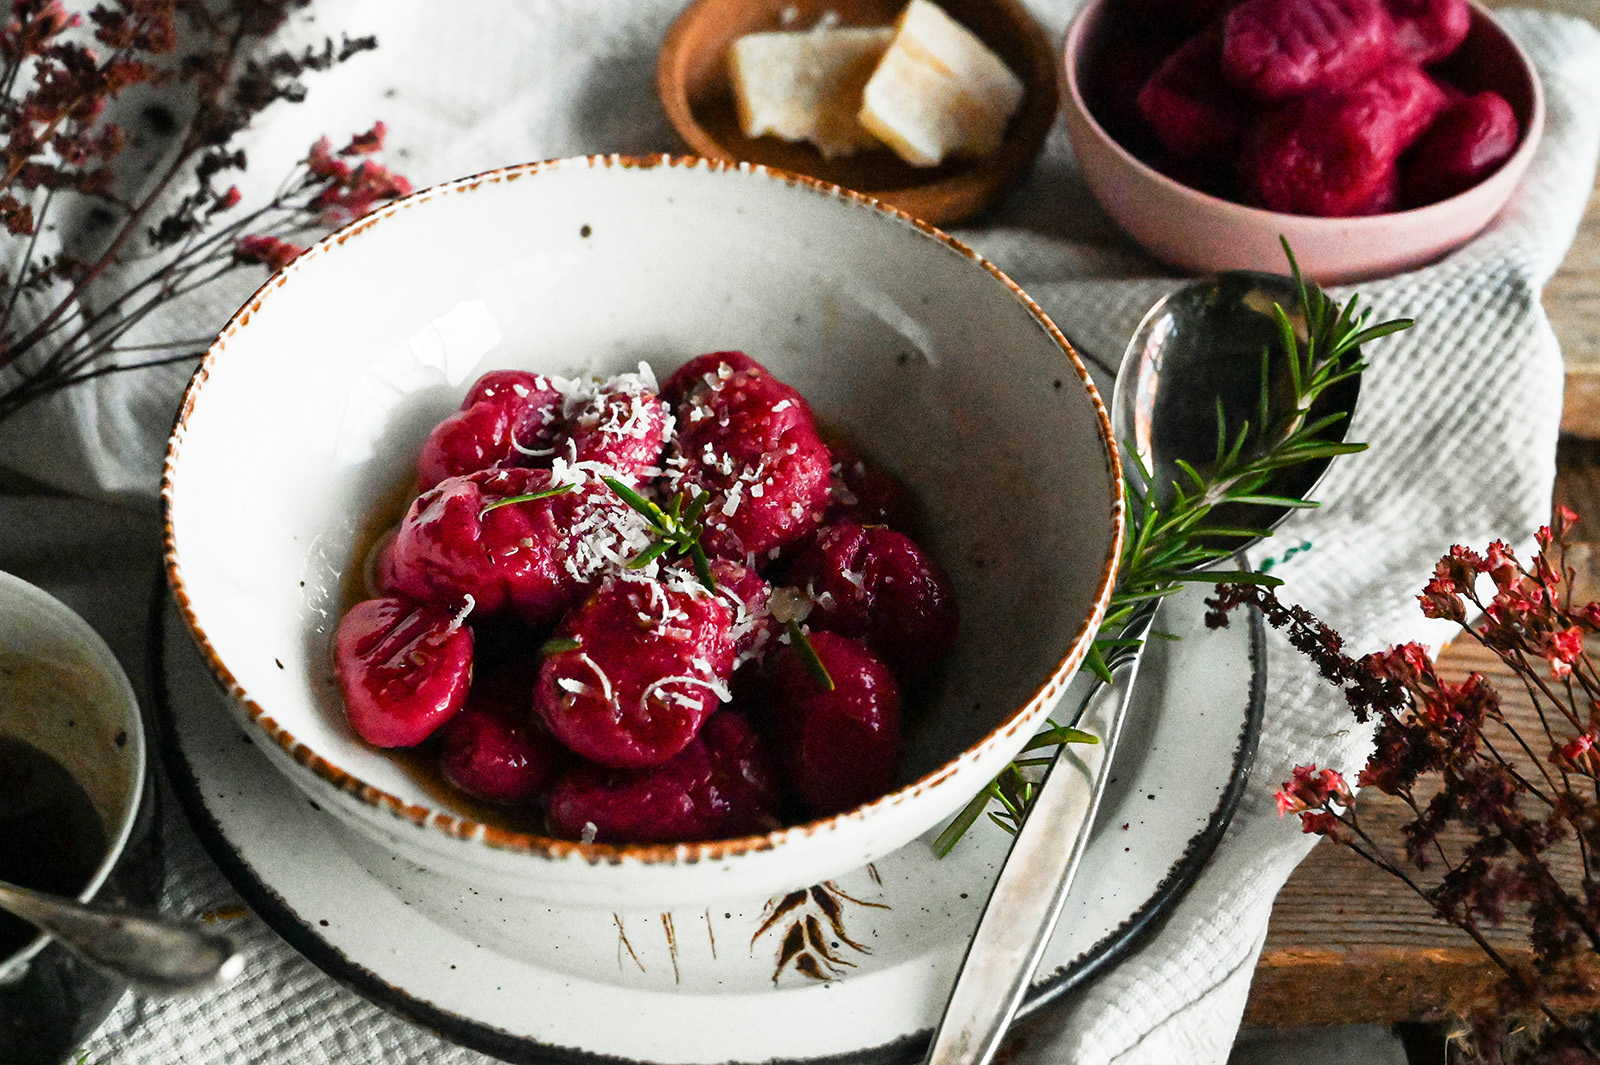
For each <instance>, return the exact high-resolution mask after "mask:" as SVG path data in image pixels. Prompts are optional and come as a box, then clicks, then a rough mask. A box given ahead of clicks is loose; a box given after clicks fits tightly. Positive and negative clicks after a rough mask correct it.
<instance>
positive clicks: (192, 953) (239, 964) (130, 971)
mask: <svg viewBox="0 0 1600 1065" xmlns="http://www.w3.org/2000/svg"><path fill="white" fill-rule="evenodd" d="M0 910H7V911H9V912H10V913H13V914H15V915H16V916H18V917H20V918H22V919H23V920H24V921H27V922H28V923H30V924H32V925H34V926H35V927H36V928H38V929H39V930H40V931H41V932H44V933H46V934H47V935H49V936H51V937H52V938H53V939H55V941H56V942H58V943H60V944H61V945H62V946H64V947H66V948H67V949H68V950H70V951H72V952H73V953H74V954H76V955H78V956H79V957H80V958H82V959H83V960H84V961H87V962H88V963H89V964H91V965H93V966H95V967H96V968H98V969H102V970H104V971H105V972H107V973H110V974H111V975H113V976H116V977H120V978H121V979H124V980H127V981H128V982H129V983H132V984H134V985H136V986H138V987H139V988H141V989H143V990H145V991H153V992H158V993H163V994H172V993H176V992H180V991H191V990H195V989H198V988H202V987H208V986H210V985H212V984H218V983H224V982H226V981H228V980H232V979H233V978H234V977H235V976H238V975H239V971H240V970H241V969H242V968H243V967H244V956H243V955H241V954H240V953H239V952H238V950H236V949H235V948H234V945H233V942H232V941H231V940H229V939H228V938H227V937H226V936H222V935H218V934H216V933H214V932H207V931H204V930H202V929H199V928H194V927H192V926H190V925H186V924H180V923H178V922H176V921H168V920H165V919H162V918H153V917H141V916H138V915H135V914H131V913H123V912H121V911H117V910H109V909H105V908H103V907H100V906H93V905H90V904H88V903H83V902H78V901H76V900H75V899H68V898H63V897H61V896H59V895H49V894H46V893H44V892H42V891H34V890H32V889H30V888H24V887H18V886H17V885H15V884H8V883H6V882H5V881H3V880H0Z"/></svg>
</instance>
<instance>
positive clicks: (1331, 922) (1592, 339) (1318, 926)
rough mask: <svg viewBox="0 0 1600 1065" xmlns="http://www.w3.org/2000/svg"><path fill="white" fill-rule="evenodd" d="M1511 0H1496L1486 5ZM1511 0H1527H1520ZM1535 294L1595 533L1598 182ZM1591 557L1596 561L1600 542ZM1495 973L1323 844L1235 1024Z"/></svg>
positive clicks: (1578, 490)
mask: <svg viewBox="0 0 1600 1065" xmlns="http://www.w3.org/2000/svg"><path fill="white" fill-rule="evenodd" d="M1512 2H1513V0H1498V2H1491V3H1490V4H1489V6H1490V7H1501V6H1511V3H1512ZM1516 2H1521V3H1523V4H1524V5H1525V6H1526V5H1527V4H1528V3H1529V0H1516ZM1532 6H1538V7H1544V8H1548V9H1551V10H1557V11H1564V12H1566V13H1570V14H1576V15H1580V16H1583V17H1587V18H1589V19H1591V20H1593V21H1595V22H1596V23H1597V24H1600V0H1533V3H1532ZM1544 303H1545V308H1546V310H1547V311H1548V312H1549V315H1550V320H1551V323H1552V325H1553V326H1554V328H1555V333H1556V337H1557V338H1558V339H1559V340H1560V342H1561V347H1562V352H1563V354H1564V356H1565V358H1566V363H1567V392H1566V401H1565V405H1564V408H1563V412H1562V419H1561V429H1562V433H1563V438H1562V442H1561V451H1560V460H1559V465H1560V472H1559V474H1558V480H1557V487H1556V496H1557V498H1558V499H1560V500H1562V501H1563V502H1565V503H1566V504H1567V505H1568V506H1571V507H1573V509H1575V510H1577V511H1578V512H1579V515H1580V517H1581V519H1582V524H1581V525H1580V526H1579V529H1580V530H1583V529H1587V530H1589V535H1590V536H1591V537H1592V538H1594V539H1596V540H1600V183H1597V186H1596V190H1595V193H1594V194H1593V195H1592V196H1591V197H1590V199H1589V208H1588V213H1587V215H1586V216H1585V218H1584V221H1583V226H1582V228H1581V229H1580V231H1579V233H1578V236H1577V239H1576V240H1575V241H1574V243H1573V247H1572V250H1571V251H1570V252H1569V253H1568V255H1567V258H1566V261H1565V263H1564V264H1563V266H1562V268H1561V270H1560V272H1559V273H1557V275H1556V276H1555V278H1554V279H1553V280H1552V281H1551V283H1550V285H1549V287H1548V288H1546V290H1545V293H1544ZM1474 546H1477V547H1480V548H1481V547H1482V545H1474ZM1595 559H1596V569H1597V571H1600V548H1597V549H1596V552H1595ZM1440 666H1441V672H1444V673H1448V674H1450V676H1451V679H1453V680H1457V681H1459V680H1460V679H1462V678H1463V677H1465V675H1466V674H1467V673H1469V672H1472V671H1474V670H1476V671H1478V672H1481V673H1484V674H1485V675H1487V676H1489V677H1491V678H1494V679H1496V680H1506V679H1507V675H1506V673H1505V671H1504V670H1503V669H1502V668H1501V667H1500V665H1499V663H1498V661H1497V660H1495V659H1494V658H1493V657H1492V656H1490V655H1488V654H1487V653H1486V652H1483V651H1481V650H1479V649H1476V648H1472V647H1468V646H1466V645H1465V643H1464V642H1458V643H1457V644H1453V645H1452V646H1451V647H1449V648H1448V649H1446V651H1445V652H1444V654H1443V655H1442V656H1441V659H1440ZM1501 692H1502V698H1503V700H1504V702H1505V705H1506V706H1507V707H1509V708H1511V710H1512V712H1515V711H1516V710H1517V709H1526V710H1527V712H1529V713H1531V707H1529V704H1528V700H1527V696H1526V695H1525V694H1524V693H1523V691H1522V690H1521V687H1520V686H1519V685H1515V684H1512V683H1509V682H1507V683H1505V684H1503V685H1502V686H1501ZM1287 769H1288V767H1285V766H1270V765H1258V766H1257V767H1256V772H1257V773H1261V774H1266V775H1268V776H1271V775H1272V774H1275V773H1276V774H1283V775H1285V776H1286V775H1287ZM1279 779H1281V777H1280V778H1279ZM1358 811H1359V814H1360V816H1361V817H1362V819H1363V820H1364V821H1368V822H1371V823H1374V824H1376V825H1379V826H1381V825H1383V824H1384V823H1388V824H1389V825H1393V824H1396V823H1397V822H1398V821H1399V820H1401V819H1402V818H1403V816H1404V813H1405V810H1404V807H1403V806H1401V804H1400V803H1399V801H1398V800H1392V799H1389V798H1387V797H1385V796H1382V795H1378V794H1376V793H1366V794H1363V795H1362V796H1361V797H1360V799H1359V800H1358ZM1381 830H1382V829H1381V827H1380V831H1381ZM1513 941H1514V940H1513ZM1496 975H1497V970H1495V969H1494V967H1493V966H1492V964H1491V963H1490V962H1489V961H1488V960H1487V959H1485V958H1484V956H1483V954H1482V952H1481V951H1480V950H1479V949H1478V948H1477V946H1475V945H1474V944H1473V943H1472V941H1471V940H1469V939H1468V938H1467V937H1466V935H1465V934H1464V933H1461V932H1457V931H1456V930H1454V929H1452V928H1450V927H1448V926H1446V925H1444V924H1442V923H1441V922H1439V921H1437V920H1436V919H1435V918H1434V917H1433V916H1432V915H1431V913H1430V911H1429V910H1428V908H1427V906H1426V905H1424V904H1423V903H1422V902H1421V901H1420V900H1418V899H1417V898H1416V897H1415V896H1414V895H1412V894H1411V893H1410V892H1409V890H1408V889H1406V888H1405V887H1404V886H1403V885H1401V884H1399V883H1398V882H1397V881H1395V880H1393V879H1392V878H1390V877H1388V876H1386V875H1384V874H1382V873H1379V872H1377V871H1376V870H1373V869H1371V868H1370V867H1368V866H1367V865H1366V864H1365V863H1363V862H1362V861H1361V860H1360V859H1358V858H1356V857H1355V856H1353V855H1351V854H1350V853H1349V852H1347V851H1345V850H1344V849H1342V848H1339V847H1335V846H1332V845H1330V844H1322V845H1319V846H1318V847H1317V848H1316V849H1315V850H1314V851H1312V853H1311V855H1310V857H1308V858H1307V859H1306V861H1305V862H1304V863H1303V864H1302V865H1301V866H1300V868H1299V869H1298V870H1297V871H1296V872H1295V874H1294V876H1293V877H1291V878H1290V880H1289V882H1288V884H1287V885H1286V886H1285V887H1284V889H1283V892H1282V893H1281V894H1280V895H1279V896H1278V900H1277V903H1276V904H1275V906H1274V908H1273V914H1272V922H1271V924H1270V926H1269V927H1268V930H1267V940H1266V945H1265V947H1264V948H1263V949H1262V953H1261V960H1260V963H1259V964H1258V966H1257V968H1256V973H1255V979H1254V983H1253V984H1252V987H1251V991H1250V999H1249V1002H1248V1004H1247V1005H1246V1006H1245V1014H1244V1025H1245V1027H1246V1028H1285V1027H1303V1026H1319V1025H1330V1024H1351V1023H1372V1022H1378V1023H1394V1022H1400V1021H1419V1020H1433V1019H1442V1018H1444V1017H1446V1016H1448V1015H1449V1010H1450V1005H1451V1003H1452V1002H1459V1001H1461V1000H1462V999H1461V996H1463V995H1464V994H1465V993H1468V992H1470V991H1471V989H1472V988H1474V987H1482V986H1486V985H1487V984H1488V983H1489V982H1491V981H1492V980H1494V979H1495V978H1496ZM1568 1005H1582V1006H1585V1007H1587V1008H1588V1009H1594V1008H1597V1007H1600V996H1596V997H1592V998H1590V999H1589V1000H1587V1001H1586V1002H1582V1003H1569V1004H1568Z"/></svg>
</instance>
